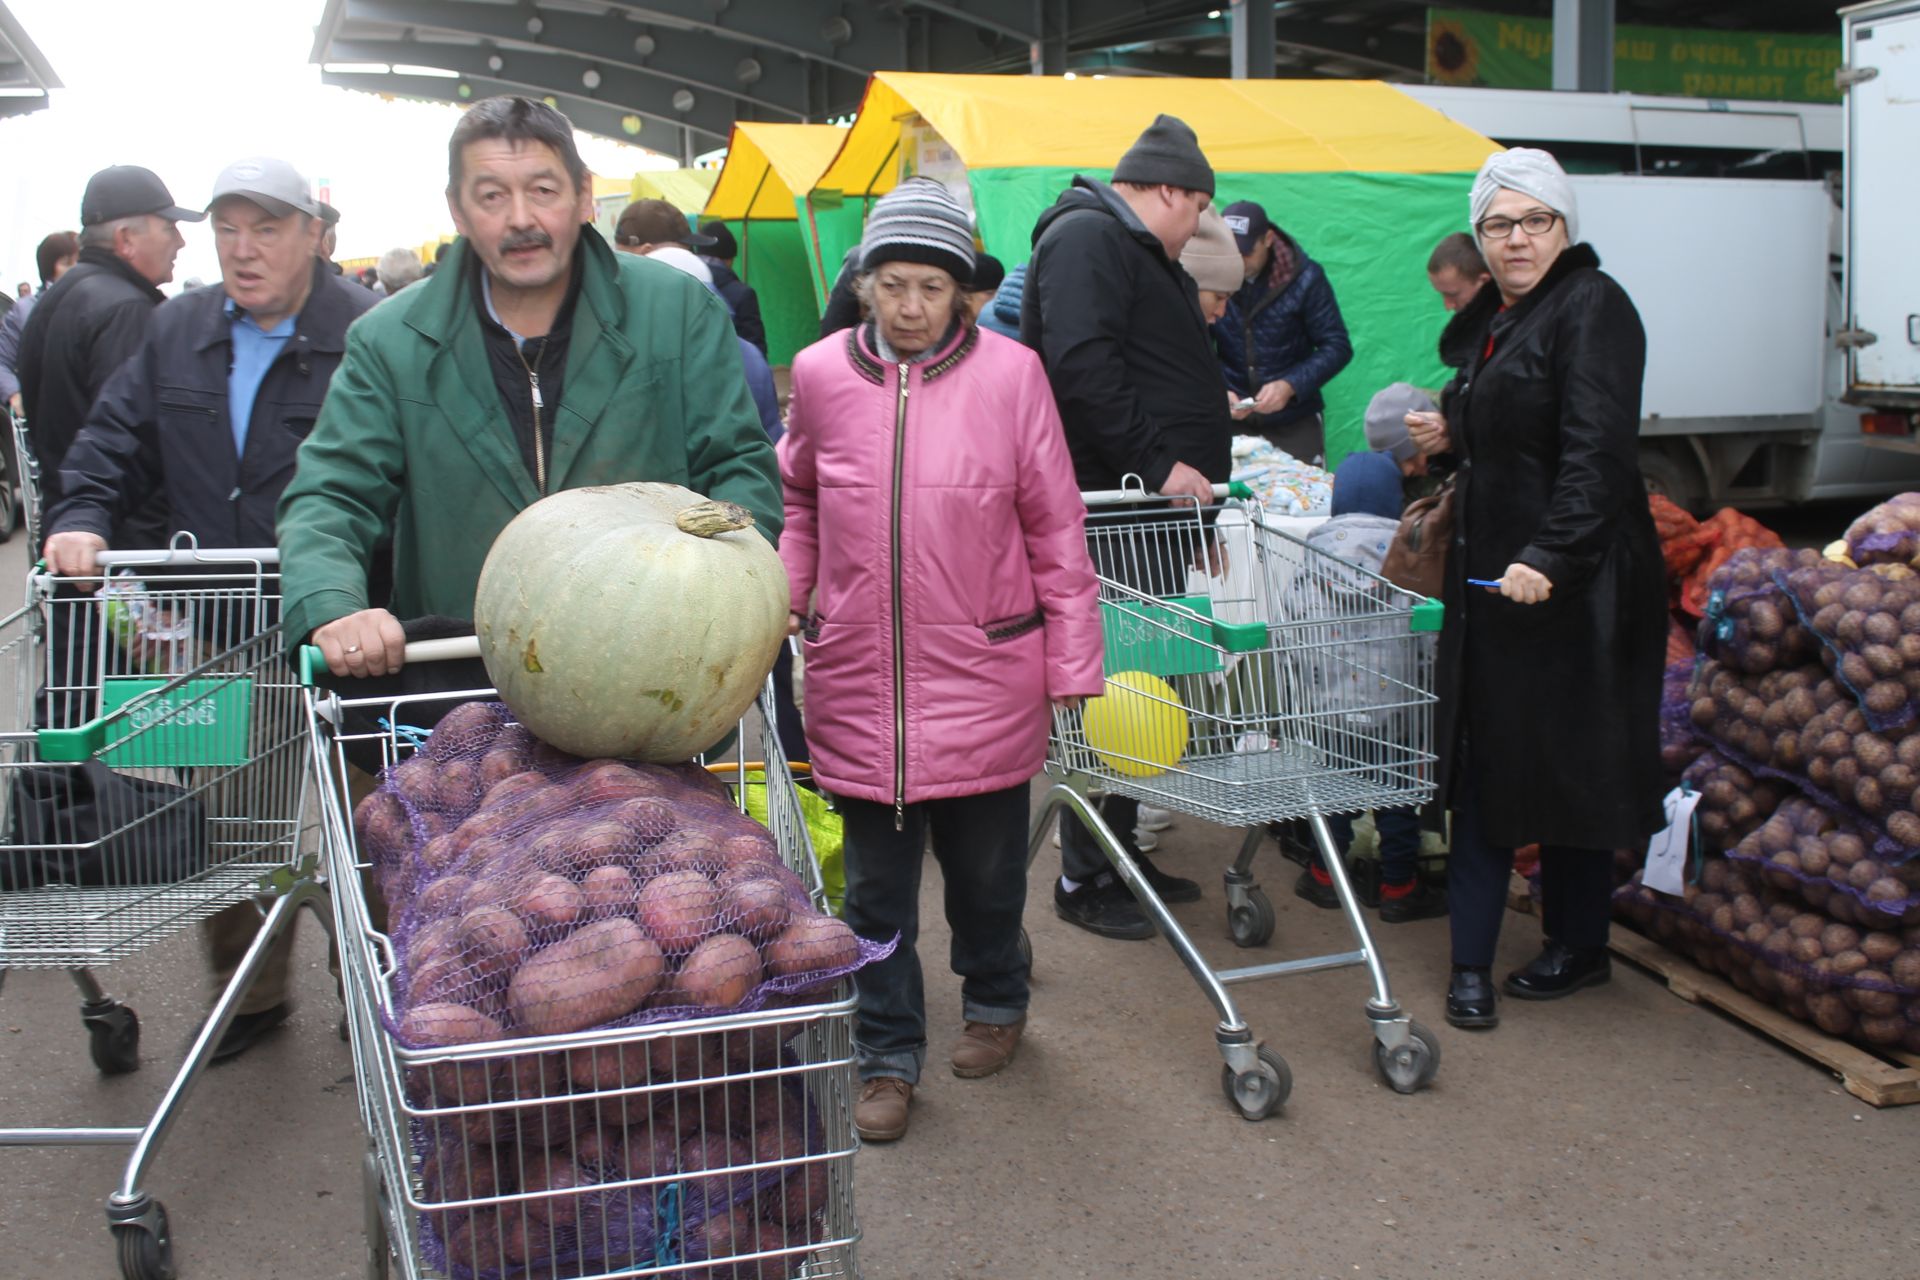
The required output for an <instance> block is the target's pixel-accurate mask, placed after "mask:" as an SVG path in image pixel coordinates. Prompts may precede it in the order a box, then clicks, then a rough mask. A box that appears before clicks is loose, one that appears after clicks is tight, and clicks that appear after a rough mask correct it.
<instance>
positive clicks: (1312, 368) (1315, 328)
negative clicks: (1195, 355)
mask: <svg viewBox="0 0 1920 1280" xmlns="http://www.w3.org/2000/svg"><path fill="white" fill-rule="evenodd" d="M1294 254H1295V256H1296V259H1297V260H1298V262H1299V269H1298V270H1297V271H1295V272H1294V276H1293V279H1292V280H1290V281H1288V282H1287V284H1286V286H1285V287H1283V288H1280V289H1271V288H1268V287H1267V283H1266V281H1265V280H1264V279H1260V280H1251V281H1248V282H1247V283H1246V284H1244V285H1242V286H1241V287H1240V291H1239V292H1238V293H1236V294H1234V295H1233V297H1232V298H1231V299H1230V300H1229V301H1228V302H1227V311H1226V314H1225V315H1223V316H1221V317H1220V318H1219V319H1218V320H1217V321H1215V322H1214V325H1213V341H1214V346H1215V347H1216V348H1217V349H1218V350H1219V352H1220V369H1221V372H1223V373H1224V374H1225V375H1226V378H1227V385H1228V386H1229V387H1232V388H1233V389H1234V390H1235V391H1237V392H1239V393H1240V394H1241V395H1243V396H1254V395H1259V394H1260V388H1261V387H1264V386H1266V385H1267V384H1268V383H1269V382H1275V381H1279V380H1280V379H1285V380H1286V381H1287V383H1288V384H1289V385H1291V386H1292V387H1293V399H1291V400H1289V401H1287V407H1286V408H1284V409H1282V410H1281V411H1280V412H1278V413H1272V414H1265V415H1262V416H1261V417H1260V418H1259V420H1258V421H1257V422H1255V423H1254V424H1253V427H1252V428H1251V429H1252V430H1256V431H1267V430H1272V429H1273V428H1275V427H1284V426H1289V425H1291V424H1292V423H1294V422H1297V421H1299V420H1300V419H1302V418H1308V417H1312V416H1313V415H1314V414H1316V413H1321V412H1323V411H1324V410H1325V409H1326V407H1327V406H1326V401H1325V399H1323V398H1322V396H1321V395H1320V388H1321V387H1323V386H1325V385H1326V384H1327V383H1329V382H1331V381H1332V380H1333V376H1334V375H1335V374H1337V373H1339V372H1340V371H1341V370H1342V369H1344V368H1346V367H1347V365H1348V363H1349V362H1350V361H1352V359H1353V342H1352V340H1351V339H1349V338H1348V337H1347V325H1346V321H1344V320H1342V319H1341V318H1340V303H1339V302H1338V301H1337V300H1336V299H1335V298H1334V296H1333V285H1332V284H1331V283H1330V282H1329V281H1328V280H1327V273H1326V271H1325V269H1323V268H1322V267H1321V265H1320V264H1319V263H1317V262H1315V261H1314V260H1313V259H1312V258H1309V257H1308V256H1307V255H1306V253H1305V251H1304V250H1302V249H1300V248H1299V247H1298V246H1297V245H1296V246H1295V247H1294ZM1249 333H1251V335H1252V339H1251V341H1249V339H1248V335H1249Z"/></svg>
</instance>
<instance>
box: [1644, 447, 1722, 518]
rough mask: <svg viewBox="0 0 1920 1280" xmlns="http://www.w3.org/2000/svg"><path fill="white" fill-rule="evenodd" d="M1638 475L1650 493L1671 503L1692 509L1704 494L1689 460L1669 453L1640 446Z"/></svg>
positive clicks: (1687, 509)
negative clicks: (1685, 460)
mask: <svg viewBox="0 0 1920 1280" xmlns="http://www.w3.org/2000/svg"><path fill="white" fill-rule="evenodd" d="M1640 478H1641V479H1642V480H1644V481H1645V482H1646V485H1647V492H1648V493H1649V494H1654V493H1657V494H1659V495H1660V496H1661V497H1663V498H1665V499H1666V500H1667V501H1668V502H1671V503H1672V504H1673V505H1674V506H1676V507H1680V508H1682V509H1683V510H1686V511H1694V510H1695V509H1696V508H1697V507H1698V506H1699V504H1700V502H1701V501H1702V500H1703V499H1704V498H1705V497H1706V494H1705V493H1704V492H1703V490H1704V488H1705V486H1704V485H1702V484H1701V483H1700V481H1699V478H1698V475H1697V473H1696V472H1695V470H1694V467H1693V466H1692V464H1691V463H1686V462H1681V461H1679V460H1678V459H1676V458H1674V457H1673V456H1672V455H1671V454H1667V453H1661V452H1657V451H1654V450H1647V449H1643V450H1642V451H1641V453H1640Z"/></svg>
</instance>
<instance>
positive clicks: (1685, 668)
mask: <svg viewBox="0 0 1920 1280" xmlns="http://www.w3.org/2000/svg"><path fill="white" fill-rule="evenodd" d="M1693 665H1694V663H1693V659H1692V658H1688V659H1686V660H1684V661H1682V662H1676V663H1674V664H1672V665H1671V666H1669V667H1668V668H1667V671H1666V675H1665V676H1664V677H1662V679H1661V683H1660V763H1661V765H1662V766H1663V767H1664V768H1665V769H1666V771H1667V774H1668V776H1669V777H1671V778H1673V779H1676V780H1677V779H1678V778H1679V777H1680V775H1681V774H1683V773H1685V772H1686V771H1687V766H1689V765H1691V764H1692V763H1693V762H1694V761H1695V760H1698V759H1699V758H1700V755H1701V753H1702V752H1704V751H1705V750H1706V749H1707V744H1706V743H1705V742H1702V741H1701V740H1700V737H1699V735H1698V734H1696V733H1695V732H1694V730H1693V696H1692V693H1691V692H1690V688H1691V686H1692V683H1693Z"/></svg>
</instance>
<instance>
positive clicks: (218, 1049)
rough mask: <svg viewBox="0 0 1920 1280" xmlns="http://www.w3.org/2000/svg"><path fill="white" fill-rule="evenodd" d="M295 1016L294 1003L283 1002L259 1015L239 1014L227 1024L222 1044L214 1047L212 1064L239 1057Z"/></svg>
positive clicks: (221, 1038)
mask: <svg viewBox="0 0 1920 1280" xmlns="http://www.w3.org/2000/svg"><path fill="white" fill-rule="evenodd" d="M292 1014H293V1002H292V1001H291V1000H282V1001H281V1002H280V1003H279V1004H277V1005H274V1006H273V1007H272V1008H271V1009H262V1010H261V1011H260V1012H258V1013H237V1014H235V1015H234V1016H233V1021H232V1022H229V1023H228V1024H227V1033H226V1034H225V1035H223V1036H221V1037H220V1043H219V1044H217V1045H215V1046H214V1049H213V1057H212V1058H210V1059H209V1061H210V1062H229V1061H231V1060H233V1059H234V1058H237V1057H239V1056H240V1055H241V1054H243V1053H245V1052H246V1051H247V1050H249V1049H251V1048H253V1046H254V1045H255V1044H257V1043H259V1041H260V1040H261V1039H262V1038H263V1037H264V1036H266V1035H267V1034H268V1033H269V1032H271V1031H272V1030H274V1028H276V1027H278V1026H279V1025H280V1024H281V1023H283V1022H285V1021H286V1020H287V1019H288V1018H289V1017H291V1016H292Z"/></svg>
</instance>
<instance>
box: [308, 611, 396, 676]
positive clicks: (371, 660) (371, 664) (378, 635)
mask: <svg viewBox="0 0 1920 1280" xmlns="http://www.w3.org/2000/svg"><path fill="white" fill-rule="evenodd" d="M313 643H314V644H316V645H318V646H319V647H320V652H321V653H322V654H323V655H325V657H326V659H327V670H329V671H331V672H333V674H335V675H336V676H356V677H360V676H384V675H391V674H393V673H394V672H396V671H398V670H399V669H400V668H401V666H402V665H403V664H404V663H405V662H406V660H407V658H406V653H407V633H406V632H405V631H403V630H401V628H400V620H399V619H398V618H396V617H394V616H393V615H392V614H390V613H388V612H387V611H386V610H385V609H362V610H361V611H360V612H358V613H350V614H348V615H347V616H346V617H344V618H335V619H334V620H333V621H332V622H329V623H328V624H327V625H326V626H324V627H321V628H320V629H319V630H317V631H315V632H314V633H313Z"/></svg>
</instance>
